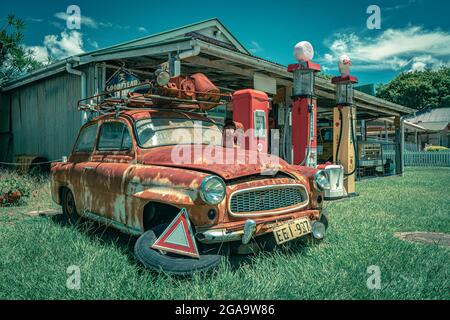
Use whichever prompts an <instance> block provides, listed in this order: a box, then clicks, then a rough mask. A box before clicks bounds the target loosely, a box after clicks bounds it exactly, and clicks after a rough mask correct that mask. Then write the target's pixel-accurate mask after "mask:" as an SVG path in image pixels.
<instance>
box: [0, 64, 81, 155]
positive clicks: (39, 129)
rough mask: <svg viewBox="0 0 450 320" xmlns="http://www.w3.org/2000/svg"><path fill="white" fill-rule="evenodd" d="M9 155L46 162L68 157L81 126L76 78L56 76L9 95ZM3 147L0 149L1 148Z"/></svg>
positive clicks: (68, 75)
mask: <svg viewBox="0 0 450 320" xmlns="http://www.w3.org/2000/svg"><path fill="white" fill-rule="evenodd" d="M9 95H10V97H11V111H12V112H11V113H12V140H13V143H12V147H13V150H12V153H11V152H9V154H13V155H14V157H13V159H11V156H10V159H8V160H9V161H11V160H14V159H15V156H17V155H40V156H44V157H46V158H47V159H49V160H55V159H60V158H61V157H62V156H63V155H68V154H69V153H70V151H71V149H72V145H73V142H74V140H75V138H76V135H77V133H78V130H79V128H80V126H81V115H80V112H79V111H77V109H76V103H77V101H78V99H79V98H80V95H81V81H80V77H79V76H77V75H72V74H67V73H60V74H57V75H55V76H53V77H51V78H47V79H45V80H41V81H38V82H35V83H32V84H30V85H27V86H24V87H20V88H18V89H15V90H13V91H11V92H9ZM2 148H3V146H2Z"/></svg>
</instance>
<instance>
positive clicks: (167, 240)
mask: <svg viewBox="0 0 450 320" xmlns="http://www.w3.org/2000/svg"><path fill="white" fill-rule="evenodd" d="M151 247H152V248H153V249H158V250H162V251H166V252H172V253H178V254H181V255H185V256H189V257H194V258H199V257H200V255H199V254H198V250H197V245H196V243H195V239H194V234H193V232H192V228H191V224H190V222H189V216H188V213H187V211H186V209H185V208H183V209H181V211H180V213H179V214H178V215H177V216H176V217H175V219H173V221H172V222H171V223H170V224H169V226H168V227H167V228H166V230H164V232H163V233H162V234H161V235H160V236H159V238H158V239H156V241H155V243H154V244H152V246H151Z"/></svg>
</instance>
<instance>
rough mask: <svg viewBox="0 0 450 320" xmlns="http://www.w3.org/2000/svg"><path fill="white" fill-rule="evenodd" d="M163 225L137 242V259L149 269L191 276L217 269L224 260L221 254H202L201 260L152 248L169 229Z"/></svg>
mask: <svg viewBox="0 0 450 320" xmlns="http://www.w3.org/2000/svg"><path fill="white" fill-rule="evenodd" d="M167 226H168V224H162V225H159V226H156V227H154V228H151V229H150V230H148V231H146V232H144V233H143V234H142V235H141V236H140V237H139V239H138V240H137V241H136V244H135V246H134V253H135V256H136V258H137V259H138V260H139V261H140V262H141V263H142V264H143V265H144V266H145V267H146V268H148V269H153V270H159V271H161V270H162V271H164V272H166V273H167V274H172V275H190V274H192V273H194V272H196V271H207V270H209V269H211V268H214V267H216V266H217V265H218V264H219V263H220V260H221V258H222V255H220V254H200V258H198V259H196V258H190V257H186V256H182V255H178V254H173V253H165V254H163V253H161V252H160V251H159V250H155V249H152V248H151V245H152V244H153V243H155V241H156V240H157V239H158V237H159V236H160V235H161V234H162V233H163V231H164V230H165V229H166V228H167Z"/></svg>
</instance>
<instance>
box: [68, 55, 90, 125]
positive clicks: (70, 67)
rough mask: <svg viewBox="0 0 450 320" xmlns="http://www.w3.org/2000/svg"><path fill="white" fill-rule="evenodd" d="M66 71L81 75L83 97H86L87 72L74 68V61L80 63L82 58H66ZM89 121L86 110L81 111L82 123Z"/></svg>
mask: <svg viewBox="0 0 450 320" xmlns="http://www.w3.org/2000/svg"><path fill="white" fill-rule="evenodd" d="M66 61H67V62H66V71H67V72H68V73H70V74H74V75H77V76H80V77H81V99H86V96H87V94H86V91H87V88H86V72H84V71H80V70H76V69H74V68H73V65H72V63H79V62H80V59H79V58H78V59H77V57H72V58H69V59H67V60H66ZM87 121H88V117H87V113H86V111H81V125H84V124H85V123H86V122H87Z"/></svg>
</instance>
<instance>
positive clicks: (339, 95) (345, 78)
mask: <svg viewBox="0 0 450 320" xmlns="http://www.w3.org/2000/svg"><path fill="white" fill-rule="evenodd" d="M351 66H352V61H351V59H350V57H349V56H347V55H345V54H344V55H342V56H340V57H339V62H338V68H339V73H340V74H341V75H340V76H339V77H334V78H333V79H332V80H331V82H332V83H333V84H335V85H336V104H337V105H340V106H351V105H352V104H353V95H354V91H353V84H355V83H358V79H357V78H356V77H353V76H351V75H350V68H351Z"/></svg>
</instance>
